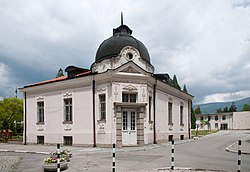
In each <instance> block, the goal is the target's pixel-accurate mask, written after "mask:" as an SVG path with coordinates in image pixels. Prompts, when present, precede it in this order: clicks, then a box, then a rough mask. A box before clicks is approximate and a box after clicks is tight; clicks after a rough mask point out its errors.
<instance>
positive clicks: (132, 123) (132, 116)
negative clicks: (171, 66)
mask: <svg viewBox="0 0 250 172" xmlns="http://www.w3.org/2000/svg"><path fill="white" fill-rule="evenodd" d="M136 121H137V118H136V111H133V110H128V111H123V112H122V145H124V146H132V145H137V128H136V125H137V124H136Z"/></svg>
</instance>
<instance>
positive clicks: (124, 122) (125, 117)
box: [122, 111, 128, 131]
mask: <svg viewBox="0 0 250 172" xmlns="http://www.w3.org/2000/svg"><path fill="white" fill-rule="evenodd" d="M122 130H124V131H126V130H128V112H127V111H123V114H122Z"/></svg>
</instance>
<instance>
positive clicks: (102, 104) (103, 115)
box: [99, 94, 106, 120]
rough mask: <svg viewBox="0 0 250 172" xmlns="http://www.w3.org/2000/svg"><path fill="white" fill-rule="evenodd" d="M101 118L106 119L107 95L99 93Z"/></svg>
mask: <svg viewBox="0 0 250 172" xmlns="http://www.w3.org/2000/svg"><path fill="white" fill-rule="evenodd" d="M99 102H100V103H99V106H100V119H101V120H106V95H105V94H101V95H99Z"/></svg>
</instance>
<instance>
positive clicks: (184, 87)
mask: <svg viewBox="0 0 250 172" xmlns="http://www.w3.org/2000/svg"><path fill="white" fill-rule="evenodd" d="M182 91H183V92H184V93H187V94H188V91H187V87H186V85H185V84H184V86H183V90H182Z"/></svg>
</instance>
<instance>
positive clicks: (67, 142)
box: [63, 136, 73, 146]
mask: <svg viewBox="0 0 250 172" xmlns="http://www.w3.org/2000/svg"><path fill="white" fill-rule="evenodd" d="M72 140H73V138H72V136H64V137H63V144H64V145H65V146H72V144H73V141H72Z"/></svg>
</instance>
